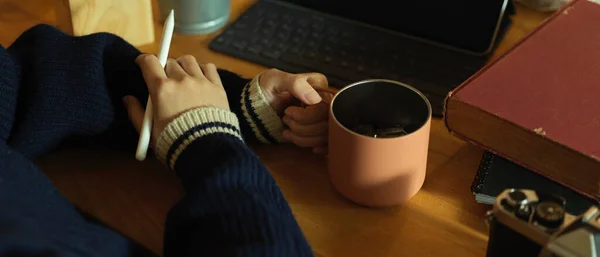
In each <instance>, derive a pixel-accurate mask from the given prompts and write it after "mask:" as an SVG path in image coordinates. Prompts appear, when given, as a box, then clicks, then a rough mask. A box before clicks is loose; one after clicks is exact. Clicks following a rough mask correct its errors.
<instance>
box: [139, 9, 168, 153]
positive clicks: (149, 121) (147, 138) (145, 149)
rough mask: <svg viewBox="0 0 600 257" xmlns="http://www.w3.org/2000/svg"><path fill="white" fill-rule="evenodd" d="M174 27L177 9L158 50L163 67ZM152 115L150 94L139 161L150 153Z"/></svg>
mask: <svg viewBox="0 0 600 257" xmlns="http://www.w3.org/2000/svg"><path fill="white" fill-rule="evenodd" d="M174 28H175V11H173V10H171V12H170V13H169V16H168V17H167V20H166V21H165V24H164V28H163V35H162V40H161V42H160V51H159V52H158V61H159V62H160V65H162V67H163V69H164V68H165V65H166V64H167V58H168V57H169V48H170V46H171V38H172V37H173V29H174ZM152 116H153V113H152V100H151V99H150V96H148V103H146V112H145V113H144V121H143V122H142V129H141V131H140V139H139V141H138V146H137V150H136V153H135V158H136V159H137V160H138V161H143V160H145V159H146V155H147V153H148V146H149V144H150V135H151V134H152Z"/></svg>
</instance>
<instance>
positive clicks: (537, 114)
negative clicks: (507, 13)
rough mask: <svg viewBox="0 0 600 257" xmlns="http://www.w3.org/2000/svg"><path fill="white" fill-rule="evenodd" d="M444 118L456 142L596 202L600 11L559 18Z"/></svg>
mask: <svg viewBox="0 0 600 257" xmlns="http://www.w3.org/2000/svg"><path fill="white" fill-rule="evenodd" d="M444 114H445V115H444V121H445V124H446V126H447V128H448V129H449V130H450V131H451V132H452V133H453V134H455V135H457V136H459V137H461V138H463V139H465V140H467V141H470V142H472V143H474V144H477V145H479V146H481V147H482V148H485V149H486V150H488V151H490V152H493V153H495V154H497V155H500V156H502V157H505V158H506V159H509V160H511V161H513V162H515V163H518V164H520V165H522V166H524V167H526V168H529V169H531V170H533V171H535V172H538V173H539V174H541V175H543V176H546V177H548V178H550V179H552V180H555V181H556V182H559V183H561V184H563V185H565V186H568V187H570V188H572V189H574V190H575V191H577V192H579V193H583V194H585V195H587V196H589V197H592V198H595V199H600V4H598V3H595V2H594V1H590V0H574V1H572V2H570V3H569V4H568V5H566V6H565V7H563V8H562V9H561V10H559V11H557V12H556V13H555V14H553V15H552V16H550V17H549V18H548V19H547V20H546V21H544V22H543V23H542V24H541V25H540V26H539V27H538V28H537V29H536V30H534V31H532V32H531V33H530V34H529V35H527V36H526V37H524V38H523V39H522V40H521V41H520V42H519V43H517V44H516V45H515V46H513V47H512V48H511V49H510V50H508V51H507V52H506V53H505V54H504V55H502V56H501V57H499V58H498V59H496V60H495V61H493V62H491V63H490V64H488V65H487V66H486V67H484V68H483V69H482V70H480V71H479V72H478V73H476V74H475V75H473V76H472V77H471V78H469V79H468V80H467V81H465V82H464V83H463V84H462V85H460V86H459V87H457V88H456V89H455V90H454V91H453V92H451V93H450V94H449V95H448V97H447V98H446V105H445V110H444ZM515 179H518V178H515Z"/></svg>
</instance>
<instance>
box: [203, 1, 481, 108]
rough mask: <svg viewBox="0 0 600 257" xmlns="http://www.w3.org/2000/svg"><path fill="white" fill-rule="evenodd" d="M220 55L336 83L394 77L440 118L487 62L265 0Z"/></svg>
mask: <svg viewBox="0 0 600 257" xmlns="http://www.w3.org/2000/svg"><path fill="white" fill-rule="evenodd" d="M210 48H211V49H212V50H214V51H217V52H221V53H224V54H228V55H231V56H235V57H238V58H241V59H245V60H248V61H251V62H254V63H258V64H261V65H264V66H267V67H273V68H278V69H281V70H284V71H287V72H292V73H300V72H320V73H323V74H325V75H326V76H327V78H328V80H329V83H330V86H334V87H338V88H340V87H343V86H345V85H348V84H350V83H352V82H356V81H359V80H363V79H369V78H383V79H392V80H397V81H401V82H404V83H407V84H409V85H411V86H413V87H415V88H417V89H418V90H420V91H421V92H423V93H424V94H425V95H426V96H427V97H428V99H429V101H430V102H431V105H432V108H433V116H436V117H441V116H442V111H443V104H444V98H445V96H446V95H447V94H448V92H449V91H450V90H452V89H453V88H454V87H456V86H458V85H459V84H460V83H462V82H463V81H465V80H466V79H467V78H469V77H470V76H471V75H472V74H473V73H475V72H476V71H477V70H479V69H480V68H481V67H482V66H483V65H484V64H485V62H486V58H485V57H480V56H473V55H469V54H465V53H462V52H458V51H454V50H449V49H447V48H444V47H439V46H437V45H434V44H429V43H425V42H423V41H419V40H415V39H412V38H409V37H407V36H401V35H398V34H395V33H392V32H389V31H385V30H381V29H377V28H374V27H370V26H366V25H363V24H359V23H356V22H352V21H348V20H344V19H339V18H337V17H334V16H330V15H326V14H322V13H319V12H315V11H313V10H309V9H305V8H301V7H296V6H293V5H289V4H285V3H280V2H276V1H267V0H263V1H259V2H257V3H256V4H255V5H253V6H252V7H250V8H249V9H248V10H247V11H246V12H245V13H244V14H243V15H242V16H241V17H240V18H239V19H237V20H236V21H235V22H234V23H233V24H231V25H230V26H229V27H228V28H226V29H225V30H224V31H223V33H221V34H220V35H219V36H217V37H216V38H215V39H214V40H213V41H212V42H211V43H210Z"/></svg>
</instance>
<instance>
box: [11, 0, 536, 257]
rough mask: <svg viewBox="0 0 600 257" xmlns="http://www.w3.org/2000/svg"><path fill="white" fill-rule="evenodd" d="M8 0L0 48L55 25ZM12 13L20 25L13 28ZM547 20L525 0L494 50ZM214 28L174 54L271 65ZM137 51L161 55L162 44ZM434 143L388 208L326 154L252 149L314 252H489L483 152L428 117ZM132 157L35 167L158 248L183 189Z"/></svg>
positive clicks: (250, 72)
mask: <svg viewBox="0 0 600 257" xmlns="http://www.w3.org/2000/svg"><path fill="white" fill-rule="evenodd" d="M2 1H5V3H4V5H8V6H11V9H10V10H11V12H10V13H7V12H5V9H4V8H0V31H2V33H1V34H0V44H5V45H7V44H10V43H11V42H12V41H14V39H15V38H16V37H17V36H18V35H19V34H20V33H21V32H22V31H23V30H24V29H25V28H27V27H28V26H31V25H33V24H36V23H38V22H40V21H46V22H49V21H51V22H54V21H52V20H51V19H52V18H54V17H53V15H55V14H54V10H52V4H50V3H48V2H49V1H45V0H29V1H21V0H0V3H2ZM252 3H254V0H232V15H231V19H232V20H233V19H235V18H237V17H238V16H239V15H240V14H241V13H242V12H243V11H244V10H246V9H247V8H248V7H249V6H250V5H251V4H252ZM34 4H37V5H36V6H35V7H33V6H34ZM40 5H41V6H44V7H39V6H40ZM153 6H154V8H156V6H157V4H156V3H153ZM49 10H52V13H51V14H50V13H48V12H49ZM157 11H158V10H157V9H155V13H157ZM8 17H12V19H13V20H14V19H21V21H20V22H19V23H18V26H11V24H10V23H8V21H6V19H7V18H8ZM545 17H546V15H545V14H541V13H537V12H534V11H531V10H529V9H526V8H523V7H521V6H519V8H518V15H517V16H516V17H515V21H514V23H513V26H512V27H511V28H510V29H509V31H508V34H507V35H506V37H505V39H504V40H503V41H502V43H501V44H500V46H499V48H498V51H497V52H496V53H495V55H494V56H497V55H499V54H500V53H502V52H503V51H505V50H506V49H508V48H509V47H510V46H511V45H513V44H514V43H515V42H516V41H518V40H519V39H520V38H521V37H522V36H524V35H525V34H526V33H527V32H528V31H531V29H533V28H535V27H536V25H537V24H539V23H540V22H541V21H542V20H543V19H545ZM154 18H155V23H154V24H155V28H154V29H155V33H158V34H160V31H162V24H161V23H160V21H158V16H157V15H154ZM217 34H218V32H216V33H213V34H209V35H202V36H190V35H178V34H175V35H174V36H173V42H172V48H171V56H172V57H176V56H180V55H183V54H192V55H194V56H195V57H196V58H197V59H198V60H199V61H201V62H212V63H215V64H216V65H217V66H219V67H221V68H225V69H228V70H230V71H233V72H237V73H239V74H242V75H243V76H245V77H253V76H255V75H256V74H258V73H259V72H260V71H262V70H264V69H265V68H266V67H263V66H260V65H256V64H253V63H250V62H247V61H243V60H240V59H237V58H234V57H231V56H227V55H223V54H220V53H216V52H213V51H211V50H209V49H208V43H209V42H210V40H211V39H212V38H214V37H215V36H216V35H217ZM140 50H142V51H144V52H150V53H156V51H157V50H158V42H154V43H152V44H149V45H146V46H143V47H140ZM429 147H430V148H429V160H428V167H427V178H426V181H425V184H424V186H423V189H422V190H421V191H420V192H419V193H418V194H417V195H416V196H415V197H414V198H413V199H411V200H410V201H408V202H407V203H406V204H405V205H403V206H398V207H393V208H385V209H370V208H364V207H360V206H358V205H355V204H352V203H351V202H349V201H347V200H346V199H344V198H342V197H341V196H340V195H339V194H338V193H337V192H336V191H335V190H334V189H333V187H332V186H331V185H330V183H329V179H328V176H327V167H326V163H327V159H326V158H324V157H321V156H317V155H314V154H312V153H311V152H310V150H307V149H300V148H297V147H294V146H291V145H277V146H267V145H256V146H253V149H254V150H255V151H256V152H257V154H258V155H259V156H260V158H261V160H262V161H263V162H264V163H265V165H266V166H267V167H268V169H269V170H270V172H271V174H272V175H273V177H274V178H275V179H276V180H277V182H278V184H279V185H280V187H281V189H282V191H283V193H284V195H285V197H286V199H287V200H288V202H289V204H290V206H291V208H292V210H293V212H294V215H295V217H296V218H297V220H298V222H299V224H300V226H301V228H302V230H303V231H304V233H305V234H306V236H307V238H308V240H309V241H310V244H311V246H312V247H313V250H314V252H315V255H316V256H319V257H336V256H342V257H346V256H361V257H362V256H367V257H368V256H375V257H388V256H389V257H392V256H449V257H452V256H457V257H459V256H460V257H469V256H479V257H480V256H484V255H485V249H486V244H487V235H488V231H487V228H486V225H485V223H484V213H485V212H486V211H487V210H488V208H489V206H485V205H481V204H477V203H476V202H475V201H474V197H473V195H472V194H471V192H470V188H469V187H470V184H471V182H472V180H473V178H474V176H475V172H476V168H477V165H478V163H479V159H480V158H481V154H482V151H481V150H480V149H478V148H476V147H474V146H471V145H469V144H467V143H465V142H464V141H462V140H460V139H458V138H456V137H453V136H452V135H450V134H449V133H448V132H447V130H446V128H445V127H444V125H443V123H442V122H441V120H439V119H434V120H433V122H432V127H431V139H430V145H429ZM134 153H135V149H131V151H129V152H108V151H105V150H102V149H93V150H90V149H87V150H82V149H61V150H58V151H56V152H54V153H51V154H48V155H46V156H43V157H42V158H40V159H39V160H38V163H39V165H40V166H41V167H42V169H43V170H44V171H45V172H46V174H47V175H48V176H49V177H50V178H51V179H52V180H53V182H54V183H55V184H56V185H57V187H58V188H59V190H60V191H61V192H62V193H63V194H64V195H66V196H67V198H69V199H70V200H71V201H72V202H73V203H74V204H75V205H77V206H78V207H80V208H82V209H83V210H85V211H87V212H89V213H91V214H92V215H94V216H96V217H98V218H99V219H100V220H102V221H103V222H104V223H106V224H107V225H108V226H110V227H112V228H114V229H116V230H118V231H120V232H121V233H123V234H125V235H127V236H129V237H131V238H134V239H135V240H137V241H139V242H140V243H142V244H143V245H144V246H146V247H148V248H149V249H151V250H153V251H155V252H156V253H161V251H162V232H163V230H164V221H165V217H166V213H167V212H168V210H169V208H170V207H171V206H172V205H173V204H174V203H175V202H177V201H178V200H179V199H180V198H181V195H182V191H181V188H180V185H179V181H178V180H177V178H176V177H175V176H174V175H173V174H172V173H169V172H167V170H166V169H164V168H163V166H162V165H161V164H160V163H158V162H157V161H156V160H154V159H150V160H148V161H146V162H138V161H136V160H135V159H134ZM297 163H302V164H303V165H297Z"/></svg>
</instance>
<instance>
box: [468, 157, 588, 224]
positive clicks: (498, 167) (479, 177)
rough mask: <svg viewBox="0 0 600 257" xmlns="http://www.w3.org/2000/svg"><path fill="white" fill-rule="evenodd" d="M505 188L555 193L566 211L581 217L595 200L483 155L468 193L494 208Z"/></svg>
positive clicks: (497, 158)
mask: <svg viewBox="0 0 600 257" xmlns="http://www.w3.org/2000/svg"><path fill="white" fill-rule="evenodd" d="M507 188H527V189H533V190H538V191H544V192H549V193H554V194H557V195H560V196H562V197H564V198H565V199H566V200H567V206H566V211H567V212H569V213H571V214H575V215H578V214H581V213H583V212H584V211H585V210H587V209H588V208H589V207H590V206H592V205H594V204H597V202H595V201H594V200H592V199H590V198H588V197H585V196H583V195H581V194H578V193H576V192H575V191H573V190H571V189H569V188H568V187H564V186H562V185H560V184H558V183H556V182H554V181H552V180H550V179H548V178H545V177H543V176H540V175H539V174H537V173H535V172H532V171H530V170H528V169H525V168H523V167H521V166H519V165H516V164H514V163H512V162H510V161H508V160H506V159H504V158H502V157H500V156H497V155H494V154H492V153H490V152H484V154H483V157H482V159H481V162H480V164H479V168H478V170H477V174H476V175H475V179H474V181H473V184H472V185H471V191H472V192H473V194H474V195H475V200H476V201H477V202H479V203H484V204H493V203H494V201H495V200H496V195H498V194H500V193H501V192H502V191H503V190H505V189H507Z"/></svg>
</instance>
